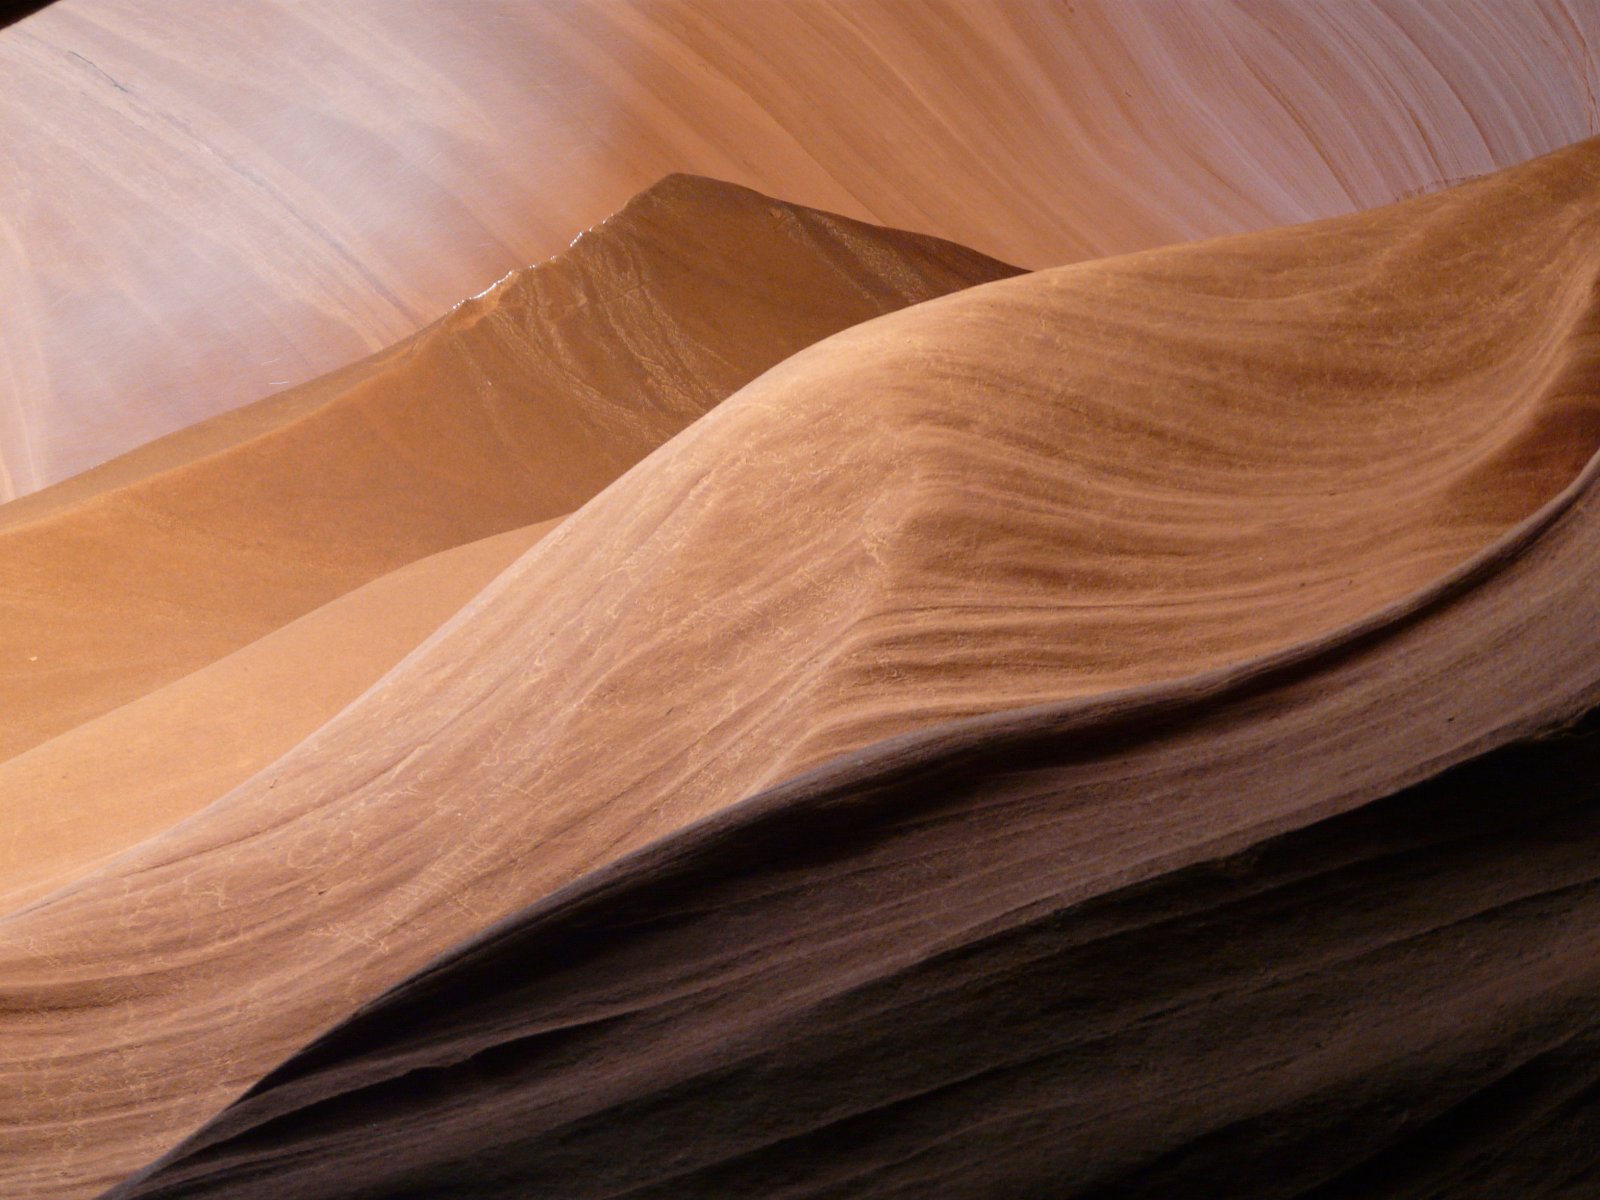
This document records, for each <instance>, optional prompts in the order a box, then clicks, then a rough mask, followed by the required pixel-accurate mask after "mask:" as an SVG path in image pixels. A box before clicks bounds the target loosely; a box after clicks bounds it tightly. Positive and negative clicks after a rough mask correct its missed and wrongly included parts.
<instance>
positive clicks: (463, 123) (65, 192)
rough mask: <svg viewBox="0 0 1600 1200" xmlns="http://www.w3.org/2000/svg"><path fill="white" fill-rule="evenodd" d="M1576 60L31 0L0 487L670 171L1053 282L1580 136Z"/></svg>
mask: <svg viewBox="0 0 1600 1200" xmlns="http://www.w3.org/2000/svg"><path fill="white" fill-rule="evenodd" d="M1596 47H1600V10H1597V9H1596V7H1595V6H1594V5H1593V4H1589V3H1584V2H1581V0H1384V2H1381V3H1371V4H1367V3H1361V4H1343V3H1310V4H1308V3H1302V2H1300V0H1252V2H1250V3H1211V2H1210V0H1184V2H1181V3H1175V2H1173V0H1075V2H1073V3H1055V2H1054V0H1007V2H1005V3H994V2H989V0H954V2H949V0H935V2H931V3H926V4H922V3H918V4H907V3H901V2H899V0H794V2H788V3H771V2H766V0H754V2H753V3H742V2H733V0H605V2H604V3H572V4H569V3H560V4H543V3H539V4H535V3H529V2H526V0H471V2H470V3H468V4H465V5H463V4H459V3H455V2H454V0H344V2H342V3H340V4H336V5H308V4H300V3H294V2H292V0H252V2H251V3H250V4H248V5H236V4H228V5H219V4H215V3H212V2H211V0H166V2H164V3H163V4H162V5H161V6H160V8H159V10H157V9H154V8H152V7H151V6H150V5H148V4H145V3H142V2H141V0H59V2H58V3H56V4H54V5H52V6H51V7H50V8H49V9H47V10H46V11H44V12H42V13H39V14H37V15H35V16H33V17H30V18H28V19H26V20H24V21H22V22H20V23H19V24H17V25H14V26H12V27H10V28H7V29H5V30H3V31H0V77H3V78H4V79H5V81H6V104H5V105H4V106H3V107H0V177H3V178H5V179H6V180H7V189H8V191H7V196H8V203H7V205H6V208H5V212H4V213H3V214H0V295H3V296H4V297H5V298H6V319H5V321H4V323H3V325H0V499H3V498H8V497H11V496H16V495H21V494H25V493H28V492H31V491H34V490H36V489H38V488H40V487H43V486H46V485H48V484H50V483H53V482H55V481H57V480H60V479H63V478H66V477H67V476H70V475H73V474H75V473H78V472H81V471H83V470H84V469H86V468H88V467H91V466H93V465H95V464H96V463H99V462H102V461H104V460H106V459H109V458H111V457H113V456H114V455H116V454H119V453H121V452H123V451H126V450H128V449H131V448H132V447H134V446H136V445H139V444H141V443H143V442H147V441H149V440H151V439H152V438H155V437H157V436H160V435H162V434H165V433H168V432H170V431H172V430H175V429H179V428H182V427H185V426H188V425H190V424H192V423H194V422H196V421H198V420H200V419H202V418H205V417H209V416H212V415H214V414H216V413H218V412H222V411H225V410H228V409H232V408H235V407H237V406H239V405H242V404H245V403H247V402H251V401H255V400H257V399H259V398H260V397H262V396H265V395H268V394H271V393H273V392H275V391H280V390H282V389H284V388H285V387H291V386H294V385H297V384H300V383H302V382H303V381H305V380H308V379H310V378H312V377H314V376H318V375H320V374H322V373H324V372H326V371H329V370H331V369H334V368H337V367H340V366H342V365H344V364H346V363H348V362H350V361H352V360H354V359H357V358H359V357H361V356H363V355H365V354H369V353H372V352H374V351H377V350H378V349H380V348H381V347H384V346H387V345H389V344H391V343H393V342H395V341H396V340H398V339H399V338H401V337H403V336H405V335H408V334H410V333H412V332H413V331H414V330H416V329H417V328H419V327H420V326H422V325H424V324H425V323H426V322H428V321H431V320H433V319H434V318H436V317H437V316H438V315H439V314H440V313H442V312H443V311H444V310H445V309H447V308H448V307H449V306H450V305H451V304H454V303H455V302H456V301H457V300H459V299H460V298H461V297H462V296H465V295H470V294H473V293H476V292H478V291H480V290H482V289H483V288H484V287H486V286H487V285H489V284H490V283H491V282H492V281H494V280H495V279H498V278H500V277H501V276H503V275H505V274H506V273H507V272H508V271H511V270H513V269H516V268H519V267H523V266H526V265H528V264H530V263H533V262H537V261H540V260H542V259H545V258H547V257H549V256H551V255H553V254H555V253H557V252H558V251H560V250H561V248H562V247H564V246H565V245H566V242H567V241H568V239H570V238H571V236H572V234H573V232H574V231H576V230H579V229H583V228H586V227H587V226H589V225H591V224H593V223H594V222H596V221H598V220H600V219H601V218H602V217H604V216H606V215H607V214H609V213H611V212H613V211H615V210H616V209H617V208H619V207H620V206H621V205H622V204H623V203H624V202H625V201H626V200H627V199H628V198H629V197H630V196H632V195H633V194H635V193H636V192H638V191H640V190H642V189H644V188H645V187H648V186H649V185H650V184H652V183H654V182H655V181H656V180H657V179H658V178H660V177H661V176H662V175H664V174H667V173H669V172H673V171H690V172H694V173H698V174H702V175H708V176H713V177H716V178H720V179H727V180H731V181H733V182H737V183H742V184H746V185H748V186H752V187H755V188H757V189H759V190H761V191H764V192H767V193H769V194H773V195H779V196H781V197H783V198H784V199H786V200H792V201H796V202H799V203H804V204H811V205H816V206H821V207H824V208H827V209H830V210H833V211H837V212H842V213H845V214H847V215H850V216H854V217H858V218H863V219H870V220H873V221H876V222H880V223H884V224H888V225H893V226H897V227H902V228H909V229H915V230H920V231H925V232H928V233H934V234H938V235H941V236H944V237H948V238H953V239H956V240H958V241H961V242H963V243H965V244H968V245H972V246H975V247H977V248H978V249H980V250H983V251H986V252H988V253H990V254H993V255H996V256H998V257H1000V258H1002V259H1005V260H1007V261H1012V262H1018V263H1021V264H1024V265H1026V266H1030V267H1043V266H1054V265H1058V264H1061V263H1065V262H1068V261H1074V260H1077V259H1082V258H1089V257H1095V256H1100V255H1106V254H1113V253H1120V252H1126V251H1132V250H1139V249H1145V248H1148V247H1152V246H1156V245H1162V244H1166V243H1171V242H1177V241H1184V240H1188V239H1192V238H1197V237H1204V236H1213V235H1217V234H1224V233H1231V232H1236V231H1240V230H1245V229H1259V228H1265V227H1268V226H1272V225H1277V224H1283V223H1287V222H1293V221H1304V220H1310V219H1313V218H1317V217H1325V216H1332V215H1336V214H1338V213H1342V212H1347V211H1350V210H1352V209H1356V208H1365V207H1370V206H1373V205H1376V204H1382V203H1386V202H1388V201H1390V200H1393V199H1395V198H1397V197H1399V196H1402V195H1406V194H1410V193H1413V192H1417V191H1421V190H1425V189H1430V188H1434V187H1437V186H1439V185H1440V184H1441V183H1447V182H1453V181H1456V180H1460V179H1462V178H1466V177H1468V176H1472V175H1477V174H1481V173H1483V172H1486V171H1490V170H1493V169H1495V168H1497V167H1504V166H1509V165H1512V164H1514V163H1517V162H1521V161H1523V160H1525V159H1527V158H1529V157H1531V156H1533V155H1535V154H1539V153H1542V152H1544V151H1547V150H1552V149H1555V148H1556V147H1558V146H1561V145H1565V144H1567V143H1569V142H1572V141H1574V140H1577V139H1578V138H1581V137H1584V136H1587V135H1590V134H1594V133H1600V106H1597V103H1596V100H1595V96H1596V94H1597V93H1600V63H1597V59H1596V52H1595V48H1596ZM864 114H870V115H868V116H864Z"/></svg>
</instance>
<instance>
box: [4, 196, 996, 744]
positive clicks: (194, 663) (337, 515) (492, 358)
mask: <svg viewBox="0 0 1600 1200" xmlns="http://www.w3.org/2000/svg"><path fill="white" fill-rule="evenodd" d="M1013 273H1014V269H1013V268H1010V267H1007V266H1005V265H1004V264H1001V263H998V262H995V261H994V260H992V259H988V258H985V257H984V256H983V255H979V254H975V253H973V252H972V251H969V250H966V249H963V248H961V247H956V246H953V245H951V244H949V243H946V242H941V241H938V240H937V239H932V238H920V237H916V236H913V235H910V234H901V233H897V232H895V231H891V230H881V229H878V228H877V227H874V226H867V225H863V224H861V223H860V222H856V221H850V220H847V219H844V218H839V217H835V216H832V215H830V214H826V213H820V212H816V211H814V210H808V209H802V208H799V207H796V206H793V205H787V204H781V203H778V202H775V201H772V200H769V199H767V198H766V197H763V196H760V195H758V194H757V193H754V192H751V191H748V190H746V189H743V188H739V187H735V186H732V185H729V184H719V183H716V182H713V181H709V180H701V179H695V178H692V177H687V176H672V177H669V178H668V179H667V180H665V181H662V182H660V183H658V184H656V185H655V186H654V187H652V188H650V189H649V190H647V191H646V192H644V193H643V194H641V195H640V196H639V197H638V198H636V199H635V200H633V201H632V202H631V203H629V204H628V205H626V206H625V207H624V208H623V210H622V211H621V212H620V213H618V214H617V215H616V216H615V217H613V218H612V219H610V220H608V221H606V222H603V223H602V224H601V225H600V226H598V227H596V228H595V229H593V230H591V231H590V232H589V233H587V234H585V235H584V236H582V237H581V238H579V239H578V240H577V241H576V242H575V244H574V245H573V246H572V247H571V248H570V249H569V250H568V251H567V252H566V253H565V254H563V255H561V256H559V257H557V258H555V259H552V260H550V261H548V262H545V263H543V264H541V265H540V266H538V267H535V268H533V269H531V270H527V271H523V272H518V273H515V274H513V275H511V276H508V277H507V278H506V279H504V280H502V281H501V282H500V283H498V284H497V285H495V286H494V287H493V288H491V289H489V290H488V291H487V292H485V293H484V294H483V295H481V296H477V297H474V298H473V299H471V300H468V301H466V302H464V303H462V304H460V305H458V306H457V307H456V308H454V309H453V310H451V312H450V313H448V314H447V315H446V316H445V317H443V318H441V319H440V320H439V321H438V322H437V323H435V324H434V325H432V326H430V327H429V328H428V329H425V330H423V331H422V332H421V333H419V334H416V335H415V336H413V337H412V338H408V339H406V340H405V341H403V342H401V343H400V344H399V345H397V346H395V347H393V348H391V349H389V350H387V351H384V352H383V353H381V354H378V355H376V356H374V357H372V358H370V359H367V360H365V361H363V362H361V363H359V364H356V365H355V366H353V367H347V368H345V369H343V370H341V371H338V372H335V373H333V374H332V375H330V376H328V377H326V378H324V379H319V380H315V381H313V382H312V383H310V384H307V385H306V386H305V387H304V388H302V389H297V391H296V392H294V393H292V394H285V395H279V396H275V397H272V398H271V399H269V400H267V401H264V402H262V403H261V404H258V405H256V406H253V407H251V408H248V409H245V410H242V411H239V412H235V413H231V414H227V415H225V416H224V417H222V418H220V419H219V420H217V421H214V422H212V423H209V424H205V425H201V426H198V427H195V428H193V429H190V430H186V431H184V432H182V433H179V434H176V435H173V436H172V437H171V438H169V439H167V440H166V441H164V442H161V443H156V444H154V445H151V446H148V447H145V448H144V449H142V450H140V451H137V452H134V453H132V454H130V455H127V456H125V457H123V458H122V459H119V460H117V461H115V462H112V463H110V464H108V465H107V466H105V467H102V468H100V469H99V470H97V471H93V472H89V473H86V474H85V475H82V476H79V477H77V478H75V479H73V480H70V481H67V482H66V483H64V484H62V485H60V486H58V487H56V488H52V489H47V490H46V491H43V492H40V493H37V494H35V495H33V496H29V497H26V498H25V499H23V500H21V501H19V502H16V503H13V504H9V505H5V506H3V507H0V660H3V661H4V662H5V663H6V670H5V671H4V672H3V673H0V760H3V759H5V758H9V757H11V756H13V755H15V754H18V753H21V752H22V751H24V750H26V749H28V748H30V747H32V746H35V745H38V744H39V743H40V742H42V741H44V740H46V739H48V738H51V737H54V736H56V735H58V734H60V733H63V732H66V731H67V730H70V729H72V728H73V727H74V726H76V725H78V724H80V723H82V722H83V721H86V720H89V719H91V718H93V717H96V716H99V715H101V714H102V713H105V712H108V711H110V710H111V709H113V708H117V707H119V706H121V705H122V704H125V703H127V702H129V701H131V700H133V699H136V698H137V697H139V696H141V695H144V694H145V693H147V692H149V691H151V690H152V689H154V688H156V687H160V686H162V685H164V684H166V683H169V682H171V681H173V680H175V679H178V678H180V677H182V676H184V675H187V674H189V673H190V672H192V671H194V670H197V669H199V668H200V667H202V666H204V665H205V664H207V663H209V662H212V661H214V660H215V659H217V658H219V657H221V656H222V655H224V654H228V653H231V652H232V651H234V650H236V649H238V648H240V647H241V646H243V645H245V644H247V643H249V642H251V641H254V640H255V639H257V638H259V637H262V636H263V635H265V634H267V633H269V632H271V631H272V630H274V629H276V628H278V627H280V626H282V625H284V624H285V623H287V622H288V621H291V620H294V619H295V618H297V617H300V616H303V615H304V614H305V613H307V612H310V611H311V610H312V609H314V608H317V607H318V606H320V605H322V604H325V603H327V602H328V601H330V600H333V599H334V598H336V597H337V596H339V595H341V594H343V593H344V592H346V591H348V590H349V589H351V588H353V587H356V586H359V585H360V584H363V583H366V582H367V581H369V580H371V579H374V578H376V577H377V576H379V575H382V574H385V573H387V572H389V571H392V570H395V569H397V568H398V567H400V566H403V565H404V564H406V563H408V562H412V561H414V560H416V559H418V558H421V557H424V556H426V555H430V554H434V553H437V552H439V551H441V550H445V549H448V548H450V547H452V546H456V545H460V544H461V543H463V542H468V541H474V540H477V539H479V538H483V537H487V536H490V535H493V534H498V533H503V532H506V531H507V530H510V529H516V528H520V527H523V526H525V525H528V524H531V523H534V522H538V521H546V520H552V519H555V518H557V517H561V516H563V515H565V514H566V513H568V512H571V511H572V510H573V509H575V508H577V507H578V506H579V505H581V504H582V503H583V502H584V501H585V500H587V499H589V497H591V496H593V495H594V494H595V493H596V492H598V491H600V490H601V489H602V488H603V487H605V486H606V485H607V484H608V483H610V482H611V481H612V480H613V479H615V478H616V477H617V476H618V475H619V474H621V473H622V472H623V471H624V470H626V469H627V468H628V467H630V466H631V465H633V463H635V462H636V461H638V460H639V459H640V458H642V457H644V455H645V454H647V453H648V452H650V451H651V450H653V449H655V447H656V446H658V445H660V444H661V443H662V442H663V441H665V440H666V439H667V438H669V437H670V436H672V435H673V434H674V433H676V432H678V431H679V430H680V429H682V428H684V427H685V426H687V425H688V424H689V423H690V422H692V421H693V420H694V419H695V418H696V417H698V416H700V415H701V414H702V413H704V412H705V411H706V410H707V409H709V408H710V407H712V406H713V405H714V404H716V403H717V402H718V401H720V400H721V399H722V398H723V397H725V396H727V395H728V394H729V393H730V392H732V391H734V390H735V389H737V388H738V387H740V386H741V385H743V384H745V383H747V382H749V381H750V380H751V379H753V378H755V376H757V375H759V374H760V373H761V372H762V371H764V370H766V369H767V368H768V367H770V366H772V365H774V364H775V363H778V362H780V361H782V360H783V359H784V358H786V357H788V356H789V355H791V354H793V353H794V352H795V351H797V350H800V349H802V348H803V347H805V346H808V345H810V344H811V343H812V342H815V341H817V340H818V339H819V338H822V337H824V336H826V335H827V334H830V333H834V332H836V331H838V330H841V329H844V328H846V327H848V326H850V325H853V324H856V323H858V322H860V321H864V320H867V319H869V318H871V317H875V316H878V315H880V314H882V313H885V312H889V311H892V310H893V309H896V308H900V307H903V306H904V305H906V304H911V303H915V302H917V301H921V300H926V299H930V298H932V297H934V296H939V295H942V294H944V293H946V292H948V291H950V290H952V289H955V288H959V287H965V286H968V285H970V284H973V283H977V282H982V281H985V280H989V279H995V278H999V277H1002V276H1004V275H1009V274H1013Z"/></svg>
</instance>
